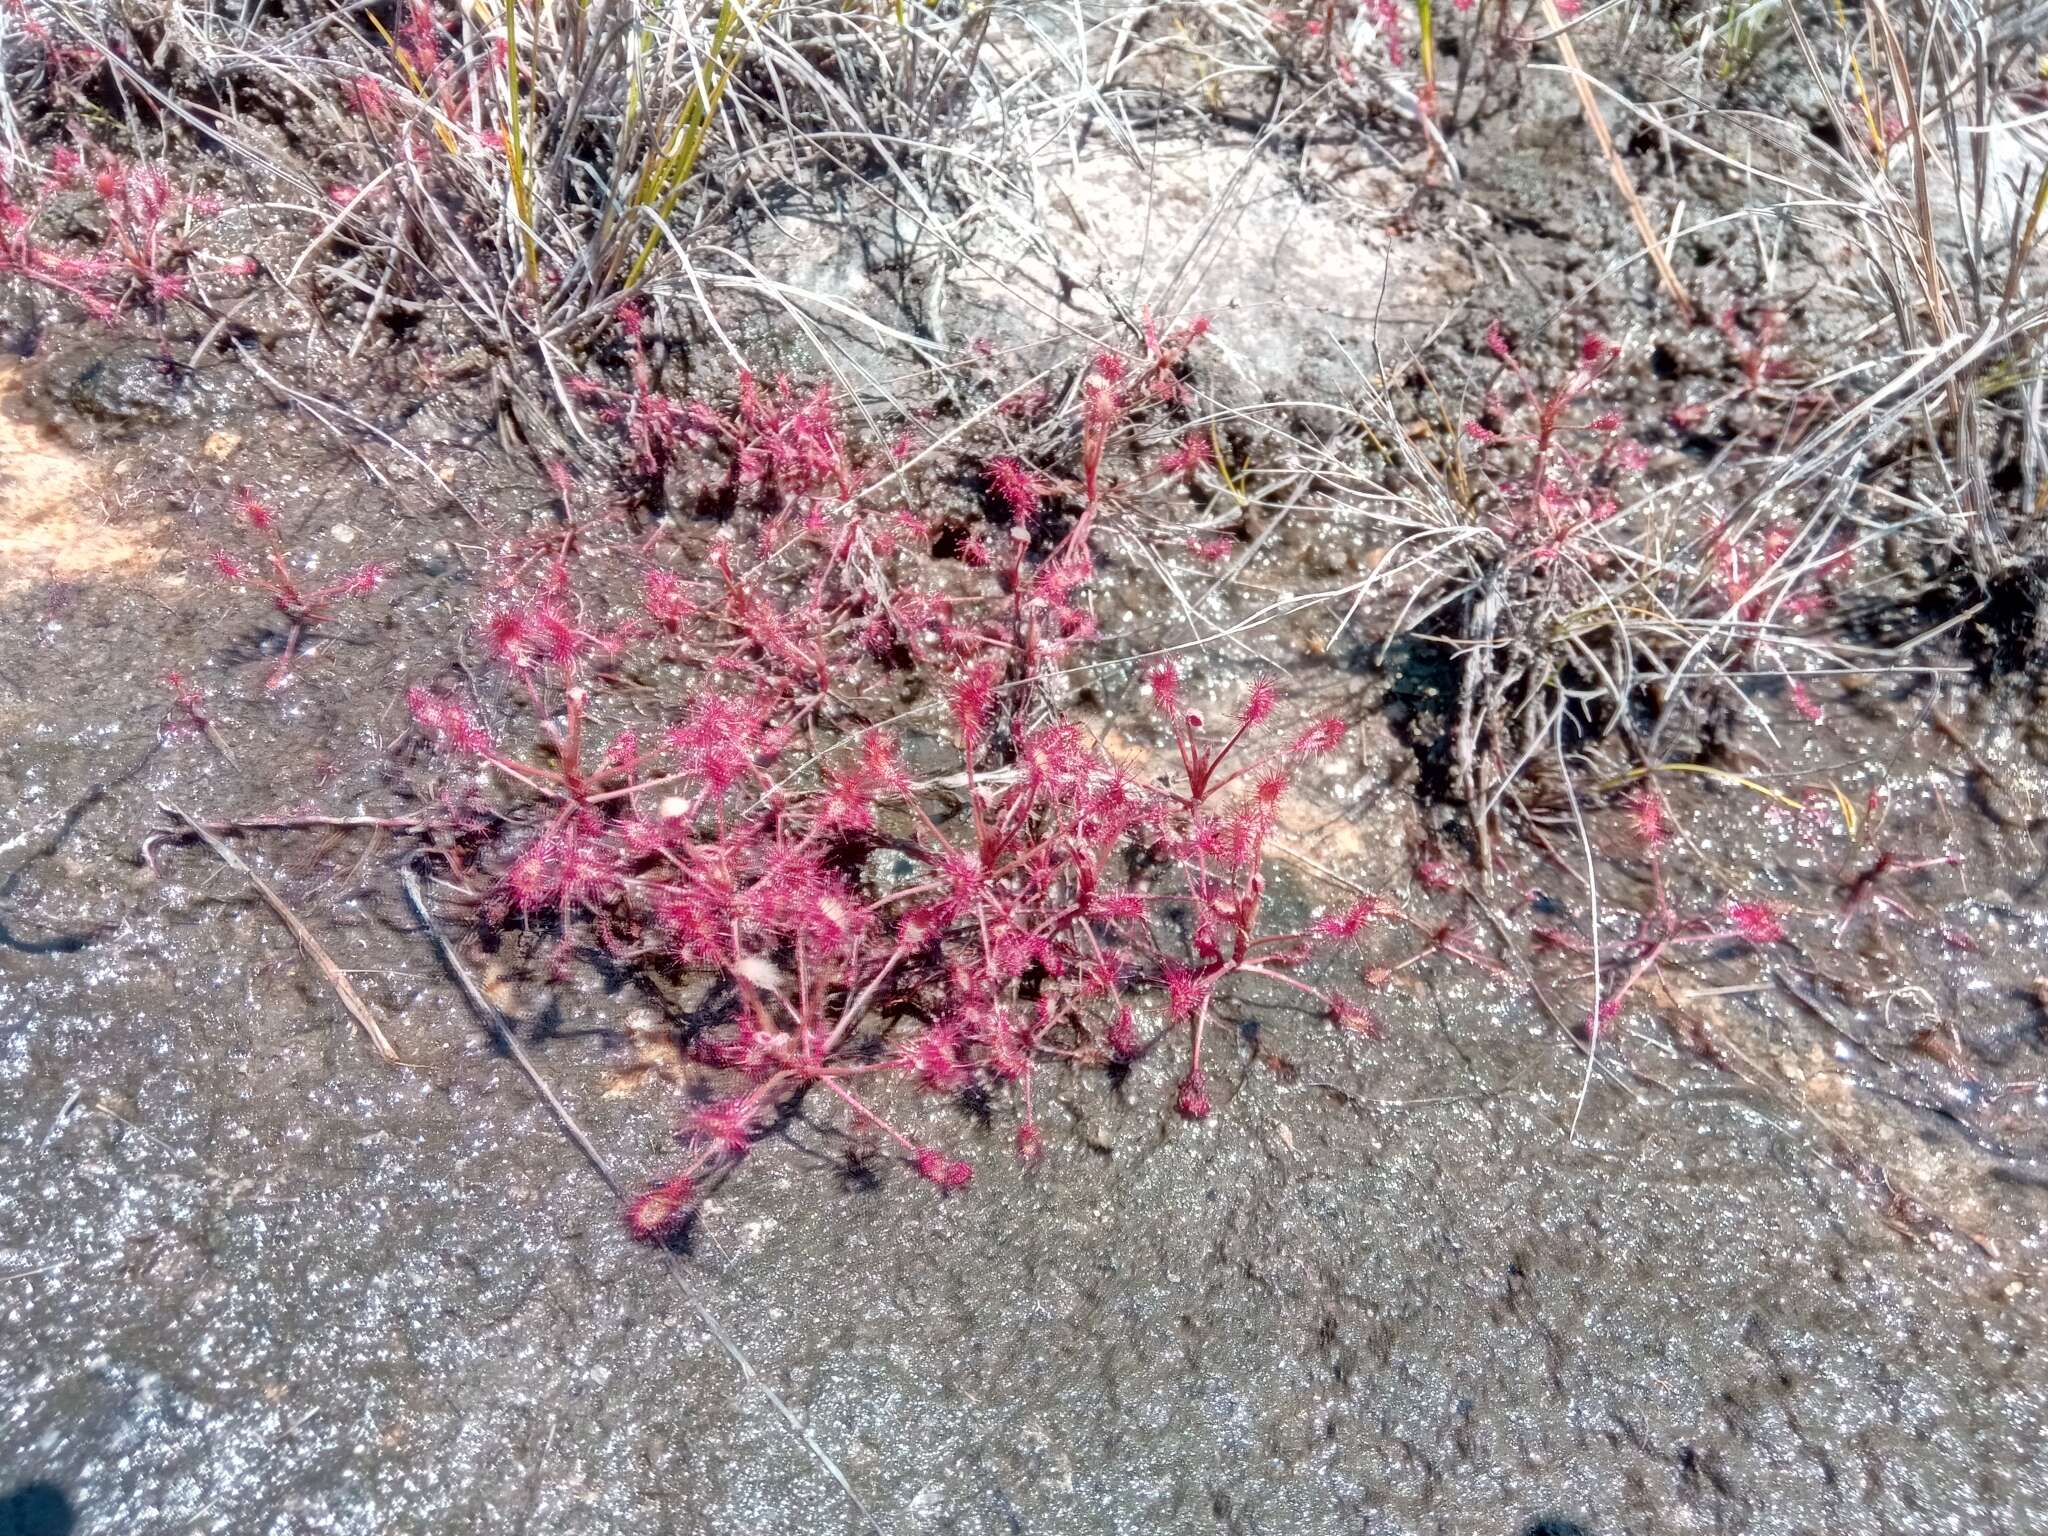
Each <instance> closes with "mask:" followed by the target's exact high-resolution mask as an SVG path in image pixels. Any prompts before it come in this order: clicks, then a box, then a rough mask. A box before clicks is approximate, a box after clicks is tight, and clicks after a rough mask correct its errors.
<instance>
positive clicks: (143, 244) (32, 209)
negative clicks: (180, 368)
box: [0, 146, 255, 321]
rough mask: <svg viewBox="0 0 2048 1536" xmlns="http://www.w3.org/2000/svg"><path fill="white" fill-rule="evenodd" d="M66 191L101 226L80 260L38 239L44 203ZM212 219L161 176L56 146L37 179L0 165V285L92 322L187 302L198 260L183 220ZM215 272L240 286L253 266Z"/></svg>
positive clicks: (157, 170)
mask: <svg viewBox="0 0 2048 1536" xmlns="http://www.w3.org/2000/svg"><path fill="white" fill-rule="evenodd" d="M72 191H79V192H83V193H85V194H86V195H88V196H89V197H90V198H91V199H92V202H93V206H94V209H95V211H96V212H97V213H98V215H99V216H100V218H101V219H103V220H104V221H105V233H104V235H102V236H101V238H100V242H99V247H98V249H97V250H93V251H91V252H90V253H88V254H78V253H76V252H73V251H66V250H64V249H61V248H60V247H59V246H58V245H57V244H56V243H54V242H53V241H51V240H50V239H49V238H48V237H45V236H42V235H39V234H38V233H37V230H38V226H39V225H40V224H41V223H43V222H45V218H44V216H45V214H46V213H47V212H48V210H49V208H50V205H51V202H52V200H53V199H54V198H56V197H57V196H58V195H59V194H61V193H65V192H72ZM218 211H219V209H218V206H217V205H216V204H215V203H214V202H213V201H212V200H211V199H207V198H195V197H193V196H191V195H190V194H189V193H186V192H184V191H182V190H181V189H179V188H178V186H177V185H176V184H175V183H174V182H172V180H171V178H170V177H169V175H168V174H166V173H165V171H164V170H163V169H162V168H161V167H159V166H153V165H148V164H144V163H140V162H130V161H125V160H122V159H120V158H119V157H117V156H114V155H110V154H104V153H103V154H101V155H100V156H99V160H98V164H97V165H96V166H93V165H88V163H87V161H86V159H85V156H84V155H82V154H80V153H79V152H78V151H77V150H75V149H71V148H68V147H65V146H59V147H57V148H56V149H54V150H52V151H51V153H50V156H49V162H48V164H47V165H46V166H45V167H44V168H43V169H42V170H41V171H40V172H37V171H36V170H35V168H34V167H21V166H9V165H6V164H5V163H0V276H16V277H22V278H25V279H27V280H28V281H30V282H32V283H35V284H37V285H39V286H41V287H43V288H46V289H48V290H50V291H51V292H53V293H57V294H60V295H62V296H63V297H65V298H67V299H69V300H71V301H72V302H73V303H75V304H77V305H78V306H79V308H80V309H82V310H83V311H84V312H85V313H86V314H87V315H88V316H90V317H91V318H92V319H95V320H100V321H111V320H112V319H113V318H114V317H115V316H116V315H117V314H119V313H120V312H121V310H122V309H124V308H126V307H129V306H131V305H140V306H145V307H147V308H150V309H152V310H157V311H161V310H162V309H163V308H164V306H166V305H168V304H172V303H175V302H180V301H188V302H196V301H197V298H198V295H197V291H196V289H195V286H194V283H195V278H196V276H197V262H198V254H199V253H198V251H197V249H196V248H195V247H194V246H193V245H192V243H191V240H190V234H189V223H190V216H191V215H206V214H211V213H215V212H218ZM216 270H217V271H219V272H220V274H221V275H223V276H228V277H247V276H249V275H250V274H251V273H253V271H254V270H255V267H254V263H253V262H250V261H248V260H247V259H246V258H238V259H236V260H234V261H230V262H226V263H222V264H221V265H220V266H219V267H218V268H217V269H216Z"/></svg>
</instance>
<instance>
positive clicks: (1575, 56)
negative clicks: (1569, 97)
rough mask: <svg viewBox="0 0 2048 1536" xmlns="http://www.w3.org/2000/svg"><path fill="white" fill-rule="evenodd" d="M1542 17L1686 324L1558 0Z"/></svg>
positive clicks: (1546, 1)
mask: <svg viewBox="0 0 2048 1536" xmlns="http://www.w3.org/2000/svg"><path fill="white" fill-rule="evenodd" d="M1542 5H1543V19H1544V21H1545V22H1546V23H1547V24H1548V25H1549V27H1550V37H1551V40H1552V41H1553V42H1555V43H1556V44H1557V52H1558V56H1559V57H1560V58H1562V59H1563V60H1564V67H1565V68H1566V70H1568V71H1569V72H1570V74H1571V77H1572V88H1573V89H1574V90H1576V91H1577V92H1578V93H1579V106H1580V108H1581V109H1582V110H1583V111H1584V112H1585V114H1586V123H1587V125H1588V126H1589V127H1590V128H1592V130H1593V137H1594V138H1596V139H1598V140H1599V141H1600V153H1601V154H1603V155H1605V156H1606V157H1607V170H1608V173H1609V174H1610V175H1612V176H1613V177H1614V185H1615V186H1616V187H1617V188H1619V189H1620V192H1621V200H1622V201H1623V202H1625V203H1627V204H1628V215H1629V217H1630V218H1631V219H1633V220H1635V226H1636V233H1637V234H1638V235H1640V236H1642V240H1643V249H1644V250H1645V251H1646V252H1647V253H1648V254H1649V257H1650V261H1651V264H1652V265H1654V266H1655V267H1656V269H1657V276H1658V277H1659V278H1661V279H1662V280H1663V283H1664V291H1665V292H1666V293H1668V294H1670V295H1671V302H1672V303H1673V304H1675V305H1677V306H1678V313H1679V314H1680V315H1681V316H1682V317H1683V318H1684V320H1685V323H1686V324H1687V325H1691V324H1692V323H1693V321H1694V320H1695V319H1696V318H1697V317H1698V311H1697V310H1695V309H1694V308H1693V303H1692V298H1691V297H1690V295H1688V294H1687V293H1686V291H1685V285H1684V284H1682V283H1680V282H1679V280H1678V274H1677V273H1676V272H1674V271H1672V270H1671V260H1670V258H1669V257H1667V256H1666V255H1665V254H1664V242H1663V241H1662V240H1660V239H1658V237H1657V227H1656V226H1655V225H1654V224H1652V223H1651V222H1650V213H1649V210H1648V209H1647V208H1645V207H1644V206H1643V200H1642V198H1641V196H1639V195H1638V194H1637V192H1636V184H1635V179H1634V178H1633V177H1631V176H1630V175H1629V173H1628V167H1627V166H1626V165H1624V164H1623V163H1622V159H1621V151H1619V150H1618V149H1616V148H1615V147H1614V135H1613V134H1611V133H1610V132H1608V130H1607V119H1606V118H1604V117H1602V116H1601V115H1600V104H1599V103H1598V102H1597V101H1595V100H1594V99H1593V87H1592V85H1591V84H1590V82H1589V81H1588V79H1587V76H1586V71H1585V69H1584V67H1583V66H1581V65H1580V63H1579V51H1578V49H1576V48H1574V47H1573V46H1572V35H1571V33H1570V32H1568V31H1567V30H1566V29H1565V24H1564V18H1563V17H1562V16H1560V15H1559V14H1558V10H1557V0H1542Z"/></svg>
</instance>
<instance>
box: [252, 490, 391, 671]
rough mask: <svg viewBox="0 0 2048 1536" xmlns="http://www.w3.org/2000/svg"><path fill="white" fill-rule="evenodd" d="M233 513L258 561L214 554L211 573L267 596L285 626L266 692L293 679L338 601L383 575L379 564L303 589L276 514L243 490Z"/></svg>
mask: <svg viewBox="0 0 2048 1536" xmlns="http://www.w3.org/2000/svg"><path fill="white" fill-rule="evenodd" d="M235 510H236V511H237V512H238V513H239V514H240V516H241V518H242V520H243V521H244V522H245V523H247V524H248V525H249V528H250V530H251V531H252V532H254V533H255V534H256V535H257V540H258V543H259V545H260V548H261V556H260V558H259V559H257V560H253V561H252V560H249V559H246V558H243V557H239V556H236V555H232V554H230V553H228V552H227V551H225V550H218V551H216V552H215V553H214V555H213V568H214V570H215V572H216V573H218V574H219V576H220V578H221V579H222V580H223V581H230V582H233V583H234V584H235V585H237V586H241V587H247V588H250V589H252V590H254V591H257V592H262V593H264V594H266V595H267V596H268V597H269V598H270V600H271V602H272V603H273V604H275V605H276V608H277V611H278V612H279V613H281V614H283V615H284V618H285V622H286V625H287V626H288V627H287V629H286V632H285V642H284V651H283V653H282V654H281V655H280V656H279V657H278V659H277V665H276V666H275V667H273V668H272V669H271V673H270V677H269V678H268V680H267V681H266V682H265V683H264V687H266V688H273V689H274V688H282V687H283V686H284V685H285V683H286V682H288V681H289V680H290V678H291V671H292V665H293V663H294V662H295V661H296V660H297V659H298V654H299V645H300V642H301V641H302V640H304V638H305V636H306V634H307V632H308V631H310V630H312V629H314V628H315V627H317V626H318V625H321V624H324V623H326V622H327V620H328V619H329V618H331V617H332V616H333V610H334V606H335V604H337V603H338V602H341V601H342V600H344V599H348V598H360V597H368V596H369V595H370V594H371V593H372V592H374V591H376V590H377V588H378V587H379V586H380V585H382V583H383V581H384V577H385V575H386V574H387V573H386V571H385V568H384V567H383V566H382V565H380V564H378V563H376V562H375V561H372V562H370V563H369V564H367V565H360V566H357V567H356V568H355V569H354V570H352V571H350V572H348V573H347V574H346V575H343V576H339V577H337V578H336V579H334V580H333V581H329V582H323V583H321V584H320V585H319V586H309V585H306V584H304V582H303V578H301V577H300V576H298V575H297V574H295V573H294V572H293V570H292V567H291V562H290V561H289V560H288V559H287V558H286V557H285V548H284V541H283V540H282V539H280V538H279V537H278V532H277V514H276V513H275V512H274V511H273V510H272V509H271V508H270V507H268V506H266V505H265V504H264V503H263V502H261V501H259V500H258V499H257V498H256V495H255V493H254V492H252V491H250V490H248V489H247V488H246V487H245V488H244V489H242V490H240V491H238V492H237V493H236V497H235Z"/></svg>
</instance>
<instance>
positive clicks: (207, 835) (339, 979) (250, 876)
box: [157, 802, 405, 1067]
mask: <svg viewBox="0 0 2048 1536" xmlns="http://www.w3.org/2000/svg"><path fill="white" fill-rule="evenodd" d="M157 809H158V810H160V811H162V812H163V813H164V814H165V815H166V816H169V817H172V818H174V819H176V820H178V821H181V822H183V823H184V824H185V825H186V826H187V827H188V828H190V829H191V831H192V834H193V835H194V836H195V837H197V838H198V839H199V840H200V841H201V842H202V843H204V844H206V846H207V847H208V848H210V849H211V850H212V851H213V854H214V857H215V858H217V859H219V860H220V861H221V863H223V864H225V865H227V867H228V868H229V869H232V870H233V871H234V872H235V873H236V874H238V875H240V876H241V877H242V878H243V879H244V880H247V881H248V882H249V883H250V884H251V885H253V886H254V887H256V894H257V895H259V896H261V897H262V898H263V899H264V900H265V901H266V902H268V903H269V904H270V910H271V911H273V912H275V913H276V914H277V917H278V921H279V922H281V923H283V924H284V925H285V927H286V928H288V929H290V930H291V935H292V937H293V938H295V939H297V940H298V941H299V948H300V949H302V950H304V951H305V952H306V958H307V959H309V960H311V961H312V962H313V964H314V965H315V966H317V967H318V968H319V971H320V975H321V976H322V978H324V979H325V981H326V982H327V985H328V986H330V987H332V988H333V989H334V995H335V996H336V997H338V998H340V999H341V1006H342V1007H343V1009H345V1010H346V1011H347V1013H348V1016H349V1017H350V1018H351V1019H353V1020H354V1021H355V1024H356V1027H357V1028H358V1029H360V1030H361V1031H362V1032H363V1034H364V1035H365V1036H367V1037H368V1039H369V1042H370V1048H371V1049H372V1050H374V1051H375V1052H376V1053H377V1056H378V1059H379V1060H381V1061H383V1062H384V1063H385V1065H387V1066H393V1067H398V1066H404V1065H405V1063H404V1062H403V1061H401V1060H400V1059H399V1055H398V1052H397V1051H395V1050H393V1049H392V1046H391V1039H390V1037H389V1036H388V1035H386V1034H385V1033H384V1026H383V1025H382V1024H379V1023H378V1022H377V1015H376V1014H375V1013H374V1012H372V1011H371V1009H370V1005H369V1004H368V1003H367V1002H365V1001H364V1000H363V996H362V994H361V993H360V992H358V991H356V989H355V984H354V983H353V982H351V981H350V980H349V979H348V975H347V973H346V972H345V971H343V970H342V968H341V967H340V966H339V965H336V964H335V963H334V957H333V956H332V955H330V954H328V953H327V950H326V948H325V947H324V946H323V945H322V944H321V943H320V941H319V940H318V939H316V938H314V937H313V930H312V929H310V928H308V927H307V926H306V925H305V923H304V922H303V921H301V920H300V918H299V915H298V914H297V913H296V912H294V911H292V909H291V908H290V907H288V906H286V905H285V902H284V898H283V897H282V896H280V895H278V894H277V892H276V891H274V890H272V889H271V888H270V885H269V883H268V882H267V881H265V880H264V878H263V877H262V876H261V875H259V874H257V873H256V871H255V870H253V869H251V868H250V867H249V866H248V865H247V864H246V863H244V862H243V859H242V856H241V855H240V854H238V853H236V852H235V850H234V849H232V848H230V847H229V846H228V845H227V844H226V843H224V842H222V841H221V840H220V839H219V838H218V837H215V836H214V835H213V833H211V832H209V831H208V830H207V829H206V827H205V826H204V825H203V824H202V823H200V822H198V821H196V820H194V819H193V818H192V817H191V816H189V815H187V814H186V813H185V812H184V811H181V810H179V809H178V808H177V807H176V806H175V805H171V804H168V803H165V802H159V803H158V805H157Z"/></svg>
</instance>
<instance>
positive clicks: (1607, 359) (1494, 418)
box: [1465, 321, 1644, 564]
mask: <svg viewBox="0 0 2048 1536" xmlns="http://www.w3.org/2000/svg"><path fill="white" fill-rule="evenodd" d="M1486 345H1487V349H1488V350H1489V351H1490V352H1492V353H1493V355H1494V357H1495V358H1497V359H1498V360H1499V362H1500V364H1501V366H1502V367H1503V368H1504V369H1505V370H1506V373H1507V376H1508V378H1509V379H1511V380H1512V381H1513V382H1514V383H1515V385H1516V386H1517V388H1518V389H1519V391H1520V399H1519V400H1518V401H1516V402H1514V403H1513V404H1510V403H1509V402H1508V401H1507V400H1506V399H1505V398H1504V397H1503V396H1501V395H1499V394H1497V393H1494V392H1489V393H1488V395H1487V397H1486V409H1485V412H1484V415H1485V417H1486V418H1488V420H1479V419H1474V420H1471V421H1468V422H1466V423H1465V436H1466V437H1467V438H1468V439H1470V440H1471V441H1472V442H1473V443H1474V444H1476V445H1477V446H1478V447H1479V449H1480V450H1481V451H1482V453H1483V455H1484V459H1483V460H1482V462H1484V463H1487V464H1488V465H1489V467H1491V466H1493V465H1496V464H1497V465H1498V466H1499V468H1498V469H1497V470H1496V471H1495V473H1494V478H1493V482H1492V486H1491V491H1490V495H1489V501H1490V503H1491V506H1490V509H1489V510H1490V512H1491V517H1490V521H1491V525H1492V527H1493V530H1494V532H1495V533H1496V534H1498V535H1499V536H1500V538H1501V539H1502V541H1503V542H1504V543H1505V544H1506V545H1507V547H1508V549H1509V550H1510V552H1511V553H1510V557H1509V558H1510V560H1511V562H1512V563H1517V564H1519V563H1522V562H1526V561H1534V562H1546V561H1552V560H1555V559H1557V558H1558V557H1559V556H1560V555H1562V554H1564V553H1565V552H1566V551H1567V550H1568V549H1573V548H1575V545H1576V541H1578V540H1579V539H1580V536H1581V535H1583V534H1585V533H1586V532H1588V531H1589V530H1591V529H1594V528H1597V527H1598V526H1599V525H1600V524H1602V523H1605V522H1607V521H1608V520H1609V519H1610V518H1612V517H1614V516H1615V515H1616V514H1617V513H1618V512H1620V510H1621V505H1620V502H1619V501H1618V500H1617V499H1616V497H1615V494H1614V486H1615V484H1616V482H1617V481H1618V479H1619V478H1620V476H1621V475H1622V474H1624V473H1633V472H1635V471H1637V470H1640V469H1641V468H1642V467H1643V463H1644V454H1643V450H1642V448H1641V446H1640V445H1638V444H1637V443H1635V442H1633V441H1631V440H1629V439H1628V438H1626V437H1623V436H1622V435H1621V427H1622V417H1621V413H1620V412H1618V411H1614V410H1605V411H1600V412H1598V413H1596V414H1594V415H1592V416H1589V417H1583V419H1581V418H1579V417H1575V416H1574V415H1573V414H1572V409H1571V408H1572V407H1573V406H1574V405H1576V404H1577V403H1578V402H1579V401H1580V400H1582V399H1583V398H1584V397H1585V396H1586V395H1587V394H1588V393H1589V392H1590V391H1591V390H1592V389H1593V387H1594V386H1595V385H1596V384H1597V383H1599V381H1600V380H1601V378H1602V377H1603V376H1604V375H1605V374H1606V373H1607V371H1608V370H1609V369H1610V368H1611V367H1612V366H1613V365H1614V362H1615V360H1616V359H1617V358H1619V357H1620V356H1621V349H1620V348H1619V347H1617V346H1615V345H1614V343H1613V342H1611V341H1608V340H1607V339H1606V338H1605V337H1603V336H1597V335H1588V336H1587V337H1586V338H1585V339H1584V340H1583V341H1582V342H1581V343H1580V344H1579V356H1578V364H1577V366H1576V367H1574V368H1573V369H1572V371H1571V372H1570V373H1569V374H1567V375H1566V376H1565V378H1564V379H1563V380H1562V381H1561V382H1559V383H1556V384H1554V385H1548V386H1546V385H1543V384H1540V383H1538V382H1537V380H1536V379H1535V378H1534V377H1533V376H1532V375H1531V374H1530V373H1529V371H1528V370H1527V369H1526V368H1525V367H1524V366H1523V364H1522V363H1521V361H1520V360H1519V359H1518V358H1517V357H1516V355H1515V351H1514V348H1513V346H1512V345H1511V344H1510V343H1509V341H1508V339H1507V337H1506V335H1505V334H1503V332H1502V331H1501V328H1500V323H1499V322H1498V321H1495V322H1494V323H1493V324H1491V325H1489V326H1488V327H1487V331H1486ZM1489 421H1490V423H1491V424H1489ZM1504 455H1505V456H1506V457H1505V458H1504V457H1503V456H1504ZM1585 557H1586V558H1593V559H1597V558H1598V556H1597V554H1594V555H1590V556H1585Z"/></svg>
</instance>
